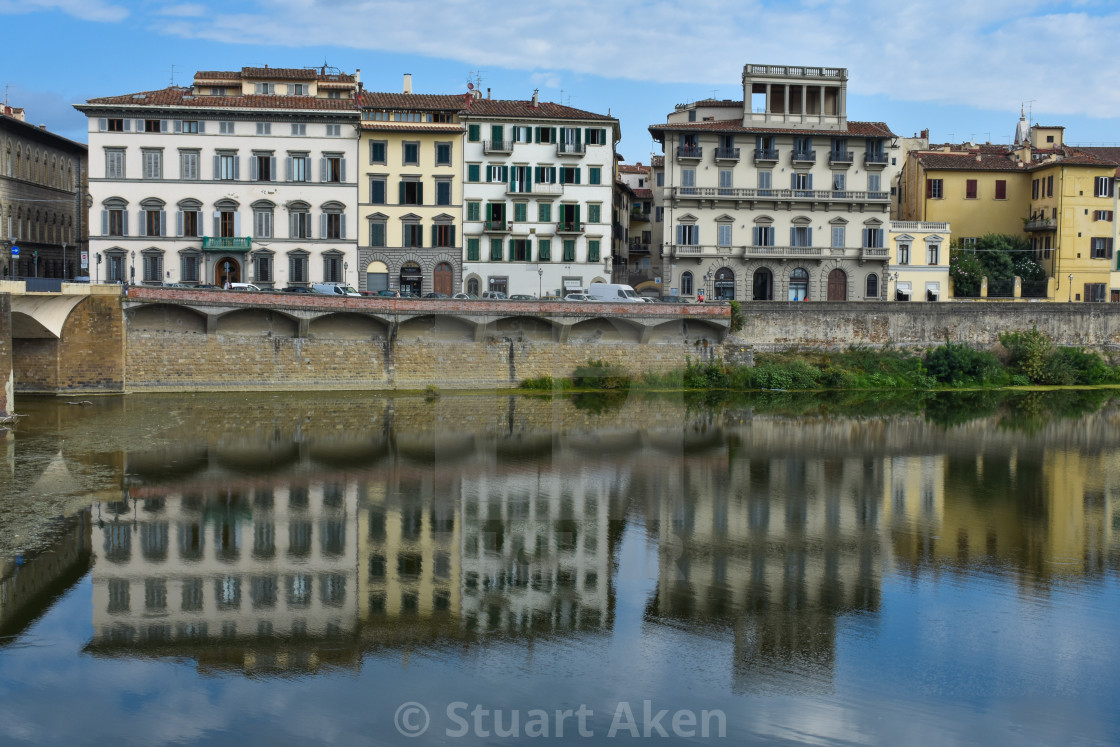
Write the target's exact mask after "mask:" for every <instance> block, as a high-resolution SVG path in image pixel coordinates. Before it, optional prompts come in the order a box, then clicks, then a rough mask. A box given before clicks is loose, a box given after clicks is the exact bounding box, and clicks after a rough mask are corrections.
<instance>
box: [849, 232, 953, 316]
mask: <svg viewBox="0 0 1120 747" xmlns="http://www.w3.org/2000/svg"><path fill="white" fill-rule="evenodd" d="M949 228H950V226H949V224H948V223H930V222H924V221H891V225H890V237H889V242H890V244H889V246H890V252H891V259H890V264H888V265H887V283H893V287H886V288H883V289H882V290H883V292H884V297H885V298H887V299H889V300H894V301H947V300H949V236H950V231H949ZM872 277H874V276H868V287H867V293H866V294H865V297H866V298H874V297H875V295H876V294H875V293H873V291H874V290H875V289H874V288H872V287H871V282H872V281H871V278H872ZM892 291H893V293H892Z"/></svg>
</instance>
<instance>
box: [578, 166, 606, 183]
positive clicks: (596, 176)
mask: <svg viewBox="0 0 1120 747" xmlns="http://www.w3.org/2000/svg"><path fill="white" fill-rule="evenodd" d="M602 173H603V170H602V169H601V168H600V167H598V166H589V167H588V168H587V183H588V184H601V183H602ZM576 183H577V184H578V183H579V182H578V181H577V182H576Z"/></svg>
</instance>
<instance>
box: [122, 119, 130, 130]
mask: <svg viewBox="0 0 1120 747" xmlns="http://www.w3.org/2000/svg"><path fill="white" fill-rule="evenodd" d="M124 131H125V132H131V131H132V120H131V119H126V120H125V121H124Z"/></svg>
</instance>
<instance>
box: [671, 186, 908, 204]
mask: <svg viewBox="0 0 1120 747" xmlns="http://www.w3.org/2000/svg"><path fill="white" fill-rule="evenodd" d="M666 196H667V197H669V198H670V199H676V200H679V199H705V200H721V199H724V200H778V201H787V202H788V201H791V200H799V201H804V200H812V201H814V202H844V203H855V202H889V201H890V198H891V195H890V192H854V191H847V190H839V191H838V190H832V189H757V188H755V187H669V188H668V189H666Z"/></svg>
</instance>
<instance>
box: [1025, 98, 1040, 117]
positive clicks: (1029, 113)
mask: <svg viewBox="0 0 1120 747" xmlns="http://www.w3.org/2000/svg"><path fill="white" fill-rule="evenodd" d="M1037 100H1038V99H1031V100H1030V101H1024V102H1023V103H1024V104H1027V105H1028V106H1027V121H1028V122H1033V121H1034V102H1035V101H1037Z"/></svg>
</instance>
